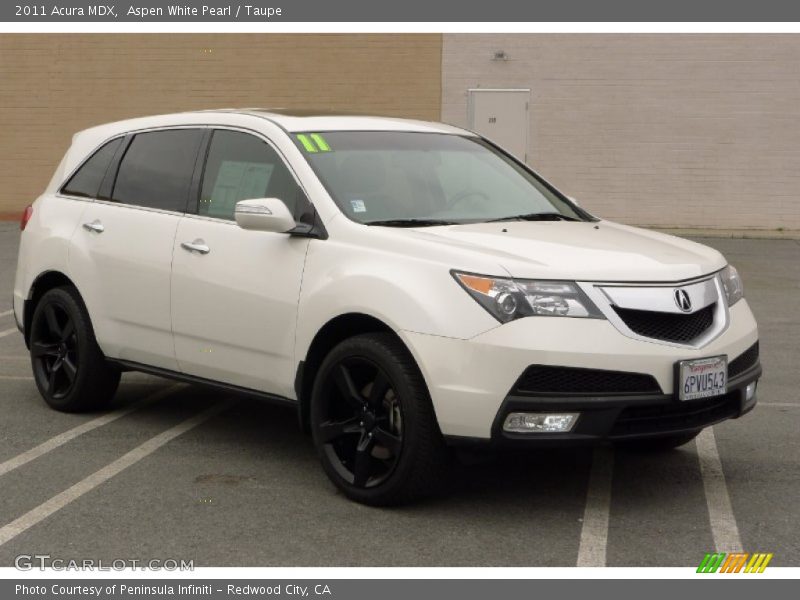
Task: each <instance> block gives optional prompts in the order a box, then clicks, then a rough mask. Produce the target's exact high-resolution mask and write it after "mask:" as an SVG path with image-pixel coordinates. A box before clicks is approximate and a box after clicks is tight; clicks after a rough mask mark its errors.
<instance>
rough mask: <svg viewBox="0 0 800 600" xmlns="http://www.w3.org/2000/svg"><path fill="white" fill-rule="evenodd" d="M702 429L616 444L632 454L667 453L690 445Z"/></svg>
mask: <svg viewBox="0 0 800 600" xmlns="http://www.w3.org/2000/svg"><path fill="white" fill-rule="evenodd" d="M701 431H702V429H698V430H697V431H689V432H684V433H675V434H672V435H663V436H659V437H653V438H642V439H639V440H624V441H620V442H616V445H617V447H618V448H621V449H622V450H629V451H632V452H667V451H669V450H673V449H674V448H677V447H678V446H683V445H684V444H688V443H689V442H691V441H692V440H693V439H694V438H696V437H697V436H698V435H699V434H700V432H701Z"/></svg>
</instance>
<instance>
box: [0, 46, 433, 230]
mask: <svg viewBox="0 0 800 600" xmlns="http://www.w3.org/2000/svg"><path fill="white" fill-rule="evenodd" d="M247 106H251V107H253V106H255V107H292V108H331V109H338V110H347V111H357V112H367V113H378V114H386V115H393V116H403V117H414V118H423V119H433V120H438V119H439V117H440V107H441V35H332V34H328V35H304V34H299V35H298V34H294V35H267V34H214V35H205V34H202V35H198V34H191V35H189V34H180V35H176V34H163V35H159V34H150V35H147V34H145V35H128V34H123V35H107V34H96V35H85V34H75V35H41V34H40V35H23V34H20V35H0V132H2V135H0V181H2V186H0V216H3V217H6V218H18V217H19V213H20V212H21V211H22V209H23V208H24V207H25V206H26V205H27V204H28V203H29V202H30V201H31V200H33V199H34V198H35V197H36V196H37V195H38V194H39V193H41V191H42V190H43V189H44V187H45V186H46V184H47V182H48V181H49V179H50V176H51V174H52V172H53V170H54V169H55V167H56V165H57V164H58V161H59V160H60V159H61V156H62V155H63V153H64V151H65V149H66V148H67V147H68V145H69V142H70V138H71V136H72V134H73V133H74V132H76V131H78V130H81V129H84V128H86V127H89V126H92V125H96V124H99V123H104V122H108V121H113V120H118V119H125V118H129V117H135V116H142V115H148V114H157V113H164V112H174V111H182V110H194V109H204V108H219V107H247Z"/></svg>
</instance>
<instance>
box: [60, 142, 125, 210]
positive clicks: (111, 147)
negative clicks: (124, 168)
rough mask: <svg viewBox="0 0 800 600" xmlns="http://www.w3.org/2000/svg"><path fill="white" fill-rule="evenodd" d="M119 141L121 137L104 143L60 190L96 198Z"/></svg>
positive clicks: (74, 194)
mask: <svg viewBox="0 0 800 600" xmlns="http://www.w3.org/2000/svg"><path fill="white" fill-rule="evenodd" d="M121 143H122V138H117V139H115V140H111V141H110V142H107V143H105V144H104V145H103V146H102V147H101V148H100V149H99V150H98V151H97V152H95V153H94V154H93V155H92V156H91V158H90V159H89V160H87V161H86V162H85V163H83V165H82V166H81V168H80V169H78V170H77V171H76V172H75V174H74V175H73V176H72V177H70V179H69V181H68V182H67V184H66V185H65V186H64V187H63V188H62V191H63V192H64V193H65V194H71V195H73V196H86V197H88V198H96V197H97V192H98V190H99V189H100V184H101V183H102V182H103V177H105V175H106V171H107V170H108V165H110V164H111V159H113V158H114V153H115V152H116V151H117V148H119V145H120V144H121Z"/></svg>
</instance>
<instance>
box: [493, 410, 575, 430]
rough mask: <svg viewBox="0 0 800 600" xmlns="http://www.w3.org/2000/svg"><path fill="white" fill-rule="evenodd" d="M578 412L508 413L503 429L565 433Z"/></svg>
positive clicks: (573, 422)
mask: <svg viewBox="0 0 800 600" xmlns="http://www.w3.org/2000/svg"><path fill="white" fill-rule="evenodd" d="M578 414H579V413H560V414H547V413H518V412H515V413H509V414H508V415H507V416H506V421H505V423H503V431H510V432H512V433H540V432H541V433H565V432H567V431H570V430H571V429H572V428H573V427H574V426H575V422H576V421H577V420H578Z"/></svg>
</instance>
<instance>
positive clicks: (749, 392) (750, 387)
mask: <svg viewBox="0 0 800 600" xmlns="http://www.w3.org/2000/svg"><path fill="white" fill-rule="evenodd" d="M755 395H756V382H755V381H754V382H753V383H748V384H747V387H746V388H745V390H744V401H745V402H750V400H752V399H753V397H754V396H755Z"/></svg>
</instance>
